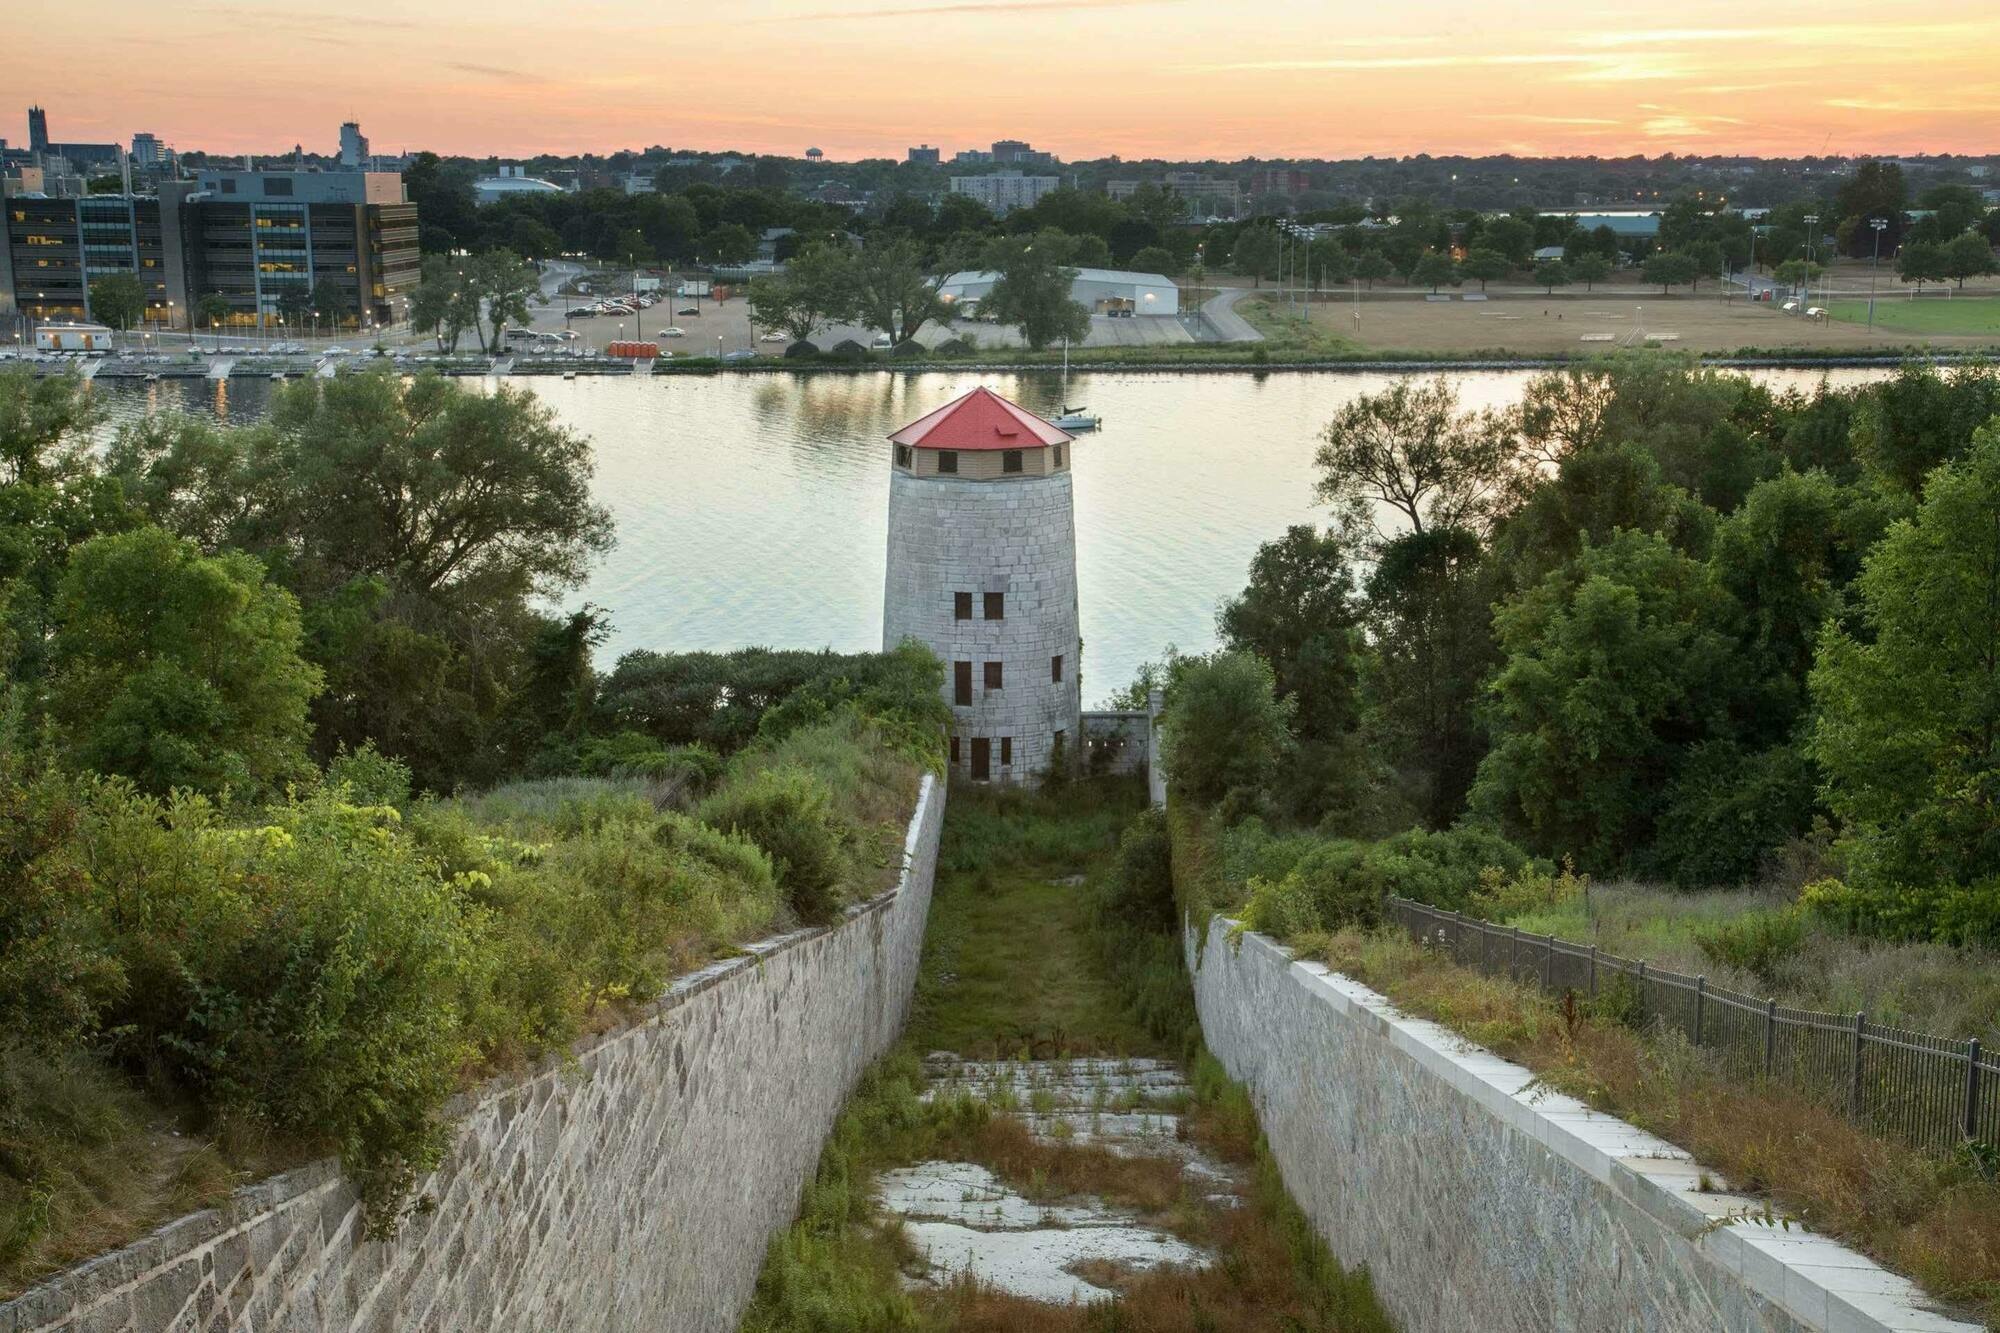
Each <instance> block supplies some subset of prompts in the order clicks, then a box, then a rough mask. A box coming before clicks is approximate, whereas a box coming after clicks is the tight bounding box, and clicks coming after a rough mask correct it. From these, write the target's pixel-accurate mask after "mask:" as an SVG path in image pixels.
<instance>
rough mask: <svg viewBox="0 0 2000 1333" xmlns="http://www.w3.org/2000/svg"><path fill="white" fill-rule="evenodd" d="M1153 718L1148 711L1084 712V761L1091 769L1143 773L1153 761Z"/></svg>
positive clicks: (1094, 770)
mask: <svg viewBox="0 0 2000 1333" xmlns="http://www.w3.org/2000/svg"><path fill="white" fill-rule="evenodd" d="M1152 740H1153V719H1152V717H1151V716H1150V715H1149V714H1146V713H1130V712H1115V713H1112V712H1105V713H1085V714H1084V715H1083V744H1084V755H1083V763H1084V769H1085V771H1086V772H1090V773H1115V774H1121V775H1122V774H1127V773H1144V772H1145V771H1146V768H1147V765H1149V764H1150V763H1152V759H1153V755H1152Z"/></svg>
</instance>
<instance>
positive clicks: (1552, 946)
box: [1542, 935, 1556, 990]
mask: <svg viewBox="0 0 2000 1333" xmlns="http://www.w3.org/2000/svg"><path fill="white" fill-rule="evenodd" d="M1542 950H1543V952H1542V989H1543V990H1550V989H1552V988H1553V983H1554V981H1555V972H1556V937H1555V936H1553V935H1544V936H1542Z"/></svg>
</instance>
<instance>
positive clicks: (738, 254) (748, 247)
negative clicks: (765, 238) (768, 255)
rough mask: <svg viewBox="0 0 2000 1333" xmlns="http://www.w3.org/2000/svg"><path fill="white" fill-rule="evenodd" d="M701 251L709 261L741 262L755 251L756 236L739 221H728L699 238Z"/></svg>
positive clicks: (718, 262) (721, 262)
mask: <svg viewBox="0 0 2000 1333" xmlns="http://www.w3.org/2000/svg"><path fill="white" fill-rule="evenodd" d="M701 249H702V253H703V254H705V255H707V257H708V259H709V261H710V262H711V263H716V264H741V263H743V262H744V261H745V260H747V259H749V258H750V256H752V255H754V254H756V253H757V238H756V236H754V235H753V234H751V231H750V229H749V228H748V227H746V226H744V225H743V224H741V223H739V222H728V223H724V224H723V225H722V226H720V227H717V228H715V229H714V230H713V231H710V232H709V233H708V234H707V235H705V236H703V237H702V238H701Z"/></svg>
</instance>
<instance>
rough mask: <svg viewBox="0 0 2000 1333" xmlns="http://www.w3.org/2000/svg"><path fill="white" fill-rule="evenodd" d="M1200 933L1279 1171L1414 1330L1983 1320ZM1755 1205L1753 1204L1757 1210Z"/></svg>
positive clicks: (1218, 921)
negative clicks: (1939, 1307)
mask: <svg viewBox="0 0 2000 1333" xmlns="http://www.w3.org/2000/svg"><path fill="white" fill-rule="evenodd" d="M1232 925H1233V923H1231V922H1229V921H1227V920H1225V919H1223V918H1220V917H1217V918H1215V919H1213V920H1212V921H1210V922H1209V923H1208V925H1207V931H1206V935H1205V937H1204V935H1203V933H1202V932H1201V931H1199V930H1196V929H1190V931H1189V932H1188V936H1187V941H1186V943H1187V955H1188V966H1189V968H1190V969H1191V971H1192V973H1193V976H1194V987H1195V998H1196V1004H1197V1007H1198V1009H1199V1011H1200V1014H1201V1026H1202V1032H1203V1035H1204V1036H1205V1038H1206V1039H1207V1043H1208V1047H1209V1049H1210V1050H1211V1051H1212V1052H1214V1054H1215V1055H1216V1057H1217V1058H1218V1059H1220V1060H1221V1061H1222V1063H1223V1065H1224V1066H1225V1067H1226V1068H1227V1069H1228V1071H1229V1073H1230V1076H1231V1077H1233V1078H1235V1079H1237V1080H1239V1081H1241V1082H1242V1083H1244V1084H1246V1085H1247V1086H1248V1087H1249V1088H1250V1090H1251V1095H1252V1097H1253V1098H1254V1099H1255V1101H1256V1105H1257V1111H1258V1116H1259V1119H1260V1120H1261V1121H1262V1124H1263V1127H1264V1132H1265V1134H1266V1135H1267V1136H1268V1138H1269V1140H1270V1145H1271V1152H1272V1154H1273V1156H1274V1158H1275V1159H1276V1161H1277V1164H1278V1166H1279V1169H1280V1170H1281V1171H1282V1173H1283V1175H1284V1178H1285V1183H1286V1184H1287V1185H1288V1186H1289V1187H1290V1189H1291V1193H1292V1196H1293V1197H1294V1198H1296V1199H1297V1200H1298V1201H1299V1203H1300V1205H1301V1206H1302V1207H1303V1208H1304V1209H1305V1211H1306V1213H1307V1215H1308V1216H1309V1217H1311V1219H1312V1221H1313V1224H1314V1226H1315V1227H1316V1228H1317V1229H1318V1231H1319V1233H1320V1235H1321V1236H1323V1237H1324V1238H1325V1240H1326V1242H1327V1244H1328V1245H1329V1246H1330V1247H1331V1249H1332V1250H1333V1253H1334V1254H1335V1255H1336V1256H1337V1257H1338V1258H1339V1259H1340V1260H1341V1262H1343V1263H1345V1264H1348V1265H1355V1264H1365V1265H1367V1267H1368V1269H1369V1271H1370V1272H1371V1273H1372V1274H1373V1276H1374V1279H1375V1286H1376V1291H1377V1293H1378V1295H1379V1296H1380V1297H1381V1300H1382V1304H1383V1306H1384V1307H1385V1308H1386V1309H1387V1310H1389V1312H1390V1313H1391V1314H1392V1315H1393V1316H1394V1317H1395V1318H1396V1319H1397V1320H1398V1322H1399V1323H1400V1324H1401V1325H1402V1327H1403V1328H1404V1329H1405V1330H1408V1333H1426V1331H1427V1330H1452V1331H1456V1330H1466V1329H1479V1330H1482V1333H1487V1331H1492V1333H1499V1331H1502V1330H1520V1333H1546V1331H1547V1330H1584V1331H1588V1333H1596V1331H1597V1330H1615V1329H1645V1330H1649V1331H1651V1333H1716V1331H1717V1330H1730V1331H1731V1333H1734V1331H1736V1330H1759V1331H1768V1333H1799V1331H1801V1330H1826V1331H1828V1333H1832V1331H1834V1330H1839V1331H1840V1333H1850V1331H1852V1333H1887V1331H1888V1330H1898V1331H1905V1330H1907V1331H1909V1333H1916V1331H1917V1330H1924V1331H1926V1333H1946V1331H1947V1330H1950V1331H1952V1333H1959V1331H1963V1333H1973V1331H1974V1330H1976V1328H1977V1327H1978V1326H1977V1325H1975V1324H1970V1323H1965V1322H1962V1321H1958V1320H1954V1319H1951V1318H1949V1317H1947V1316H1945V1315H1944V1314H1941V1313H1938V1312H1936V1311H1934V1310H1933V1309H1931V1308H1929V1307H1928V1306H1927V1303H1926V1302H1925V1301H1924V1299H1923V1297H1922V1295H1921V1293H1919V1292H1918V1291H1917V1289H1916V1288H1915V1287H1914V1286H1912V1285H1911V1284H1910V1283H1909V1282H1907V1281H1905V1280H1903V1279H1902V1278H1899V1277H1897V1276H1895V1275H1894V1274H1892V1273H1889V1272H1886V1271H1885V1270H1883V1269H1882V1268H1880V1267H1879V1266H1877V1265H1876V1264H1874V1263H1872V1262H1871V1261H1870V1260H1868V1259H1867V1258H1865V1257H1864V1256H1862V1255H1860V1254H1857V1253H1855V1252H1854V1251H1852V1250H1849V1249H1847V1248H1846V1247H1844V1246H1842V1245H1839V1244H1837V1243H1836V1242H1834V1241H1832V1240H1829V1239H1827V1238H1825V1237H1823V1236H1815V1235H1812V1234H1810V1233H1808V1232H1806V1231H1805V1230H1804V1229H1803V1228H1801V1227H1798V1226H1796V1225H1794V1226H1790V1227H1787V1226H1784V1225H1778V1224H1774V1223H1772V1222H1770V1221H1767V1220H1761V1219H1763V1218H1764V1211H1763V1208H1762V1206H1761V1205H1760V1204H1758V1203H1756V1202H1755V1201H1753V1200H1750V1199H1745V1198H1741V1197H1738V1196H1733V1195H1730V1194H1727V1193H1723V1192H1720V1188H1719V1186H1718V1185H1717V1182H1716V1181H1715V1180H1714V1179H1713V1178H1712V1177H1711V1176H1710V1174H1709V1173H1708V1172H1705V1171H1703V1170H1702V1169H1701V1167H1700V1166H1699V1165H1697V1164H1696V1163H1695V1162H1694V1161H1693V1160H1691V1159H1690V1157H1689V1155H1688V1154H1687V1153H1686V1152H1683V1151H1682V1150H1680V1149H1679V1148H1676V1147H1674V1146H1673V1145H1671V1144H1669V1143H1666V1142H1664V1141H1663V1140H1661V1139H1658V1138H1655V1137H1653V1136H1652V1135H1650V1134H1646V1133H1644V1132H1642V1131H1640V1130H1638V1129H1635V1128H1633V1127H1632V1126H1630V1125H1628V1124H1626V1123H1624V1122H1623V1121H1621V1120H1618V1119H1615V1118H1614V1117H1612V1116H1608V1115H1605V1114H1602V1113H1600V1112H1596V1111H1592V1110H1591V1109H1590V1108H1588V1107H1587V1106H1585V1105H1583V1104H1582V1103H1580V1102H1577V1101H1575V1100H1573V1099H1571V1098H1568V1097H1562V1096H1557V1095H1554V1094H1552V1093H1549V1092H1547V1091H1546V1090H1545V1089H1538V1088H1537V1087H1536V1086H1535V1083H1534V1077H1533V1075H1531V1074H1530V1073H1529V1072H1528V1071H1527V1070H1526V1069H1524V1068H1522V1067H1521V1066H1519V1065H1516V1064H1512V1063H1510V1062H1508V1061H1505V1060H1502V1059H1500V1058H1499V1057H1497V1056H1495V1055H1493V1054H1491V1053H1490V1052H1487V1051H1484V1050H1481V1049H1479V1048H1477V1047H1475V1046H1472V1045H1471V1044H1470V1043H1468V1042H1467V1041H1466V1040H1465V1039H1464V1038H1462V1037H1459V1036H1457V1035H1456V1034H1454V1033H1452V1032H1450V1031H1448V1030H1447V1029H1445V1028H1442V1027H1440V1026H1438V1025H1437V1024H1435V1023H1430V1022H1425V1021H1423V1020H1419V1019H1413V1018H1410V1017H1408V1016H1406V1015H1404V1014H1402V1013H1400V1012H1399V1011H1398V1010H1396V1009H1395V1008H1394V1007H1393V1006H1392V1005H1390V1004H1389V1002H1388V1001H1387V1000H1385V999H1384V998H1383V997H1382V996H1380V995H1378V994H1376V993H1375V992H1374V991H1372V990H1369V989H1368V988H1367V987H1365V986H1362V985H1360V984H1359V983H1357V982H1354V981H1352V980H1350V979H1348V978H1346V977H1343V976H1341V975H1339V974H1338V973H1334V972H1331V971H1329V970H1328V969H1326V968H1325V967H1322V966H1320V965H1318V964H1315V963H1304V962H1294V961H1292V959H1291V956H1290V955H1289V954H1288V953H1287V952H1286V951H1285V950H1284V949H1283V948H1281V947H1280V946H1279V945H1277V944H1276V943H1274V942H1273V941H1271V940H1268V939H1266V938H1265V937H1263V936H1261V935H1256V934H1247V933H1246V934H1243V935H1240V936H1238V937H1236V938H1234V939H1232V938H1230V929H1231V927H1232ZM1752 1219H1760V1220H1752Z"/></svg>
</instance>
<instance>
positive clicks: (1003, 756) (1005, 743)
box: [1000, 736, 1014, 768]
mask: <svg viewBox="0 0 2000 1333" xmlns="http://www.w3.org/2000/svg"><path fill="white" fill-rule="evenodd" d="M1013 762H1014V738H1013V737H1012V736H1002V737H1001V738H1000V767H1002V768H1005V767H1007V765H1009V764H1011V763H1013Z"/></svg>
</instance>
